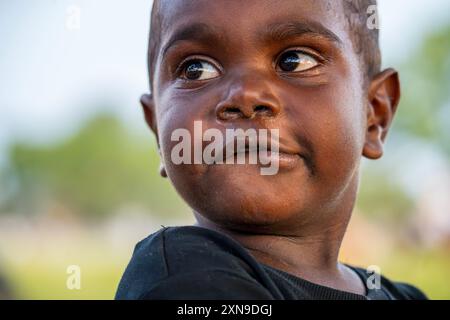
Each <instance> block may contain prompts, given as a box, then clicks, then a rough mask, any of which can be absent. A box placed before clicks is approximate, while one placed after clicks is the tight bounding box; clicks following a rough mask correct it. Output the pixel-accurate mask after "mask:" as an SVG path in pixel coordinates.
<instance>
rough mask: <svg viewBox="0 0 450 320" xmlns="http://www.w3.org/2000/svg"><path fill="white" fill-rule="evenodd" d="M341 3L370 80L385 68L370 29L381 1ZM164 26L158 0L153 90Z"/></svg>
mask: <svg viewBox="0 0 450 320" xmlns="http://www.w3.org/2000/svg"><path fill="white" fill-rule="evenodd" d="M333 1H334V0H333ZM338 1H342V5H343V8H344V13H345V15H346V17H347V23H348V28H349V30H351V37H352V41H353V46H354V49H355V52H356V53H357V54H358V55H359V56H360V61H361V67H362V68H363V69H365V72H366V77H365V78H366V80H369V79H371V78H372V77H373V76H375V75H376V74H377V73H378V72H380V69H381V52H380V46H379V30H378V27H375V28H369V26H368V24H367V21H368V19H369V14H373V12H371V11H370V12H369V9H370V8H376V6H377V0H338ZM374 6H375V7H374ZM162 23H163V21H162V17H161V10H160V1H159V0H154V1H153V7H152V13H151V22H150V34H149V45H148V61H147V62H148V72H149V80H150V86H151V89H153V73H154V67H155V61H156V57H157V54H156V53H157V50H158V47H159V44H160V41H161V28H162Z"/></svg>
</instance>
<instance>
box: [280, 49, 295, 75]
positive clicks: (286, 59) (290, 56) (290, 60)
mask: <svg viewBox="0 0 450 320" xmlns="http://www.w3.org/2000/svg"><path fill="white" fill-rule="evenodd" d="M299 63H300V60H299V58H298V55H297V54H296V53H294V52H287V53H285V54H284V55H283V56H282V57H281V61H280V68H281V69H282V70H283V71H294V70H295V69H297V67H298V65H299Z"/></svg>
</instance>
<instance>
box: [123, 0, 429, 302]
mask: <svg viewBox="0 0 450 320" xmlns="http://www.w3.org/2000/svg"><path fill="white" fill-rule="evenodd" d="M371 5H376V1H375V0H338V1H334V0H333V1H327V0H320V1H318V0H283V1H273V0H247V1H245V2H243V1H238V0H214V1H210V0H189V1H187V0H159V1H156V0H155V2H154V5H153V11H152V20H151V34H150V44H149V75H150V82H151V84H150V86H151V94H147V95H144V96H143V97H142V98H141V103H142V105H143V108H144V112H145V118H146V121H147V123H148V125H149V126H150V128H151V129H152V130H153V132H154V133H155V135H156V138H157V141H158V147H159V151H160V154H161V175H162V176H163V177H168V178H169V179H170V181H171V182H172V184H173V185H174V187H175V188H176V190H177V191H178V193H179V194H180V196H181V197H182V198H183V199H184V200H185V201H186V202H187V203H188V205H189V206H190V207H191V208H192V210H193V213H194V215H195V218H196V220H197V223H196V225H195V226H185V227H168V228H166V227H164V228H163V229H161V230H159V231H158V232H156V233H154V234H152V235H150V236H149V237H148V238H146V239H144V240H143V241H141V242H140V243H139V244H138V245H137V246H136V248H135V251H134V254H133V257H132V259H131V262H130V264H129V266H128V267H127V269H126V271H125V274H124V275H123V278H122V280H121V282H120V284H119V288H118V291H117V294H116V298H117V299H425V296H424V294H423V293H421V292H420V291H419V290H418V289H416V288H414V287H413V286H410V285H406V284H400V283H395V282H391V281H389V280H388V279H386V278H384V277H381V278H380V282H379V283H378V285H377V281H372V280H373V278H371V277H370V276H371V274H368V273H367V272H366V270H363V269H360V268H355V267H352V266H348V265H344V264H341V263H339V262H338V253H339V248H340V245H341V241H342V238H343V236H344V234H345V231H346V227H347V224H348V222H349V219H350V216H351V213H352V209H353V207H354V203H355V197H356V194H357V189H358V180H359V164H360V160H361V156H364V157H366V158H369V159H378V158H380V157H381V156H382V154H383V144H384V142H385V138H386V135H387V133H388V130H389V128H390V126H391V123H392V120H393V117H394V114H395V111H396V108H397V104H398V102H399V98H400V86H399V79H398V74H397V72H396V71H395V70H393V69H386V70H384V71H381V69H380V64H381V62H380V60H381V59H380V51H379V47H378V31H377V30H376V29H373V30H372V29H371V28H369V27H368V25H367V19H368V14H367V12H368V9H369V6H371ZM199 122H201V128H200V131H199V130H198V126H197V124H198V123H199ZM179 129H182V130H184V131H182V133H190V134H192V135H193V136H195V135H196V134H198V133H200V134H201V133H205V131H207V130H210V129H211V130H212V131H209V132H210V133H211V132H214V133H215V134H214V135H209V138H208V137H207V138H206V141H212V140H213V139H212V138H211V136H214V140H217V139H219V136H220V135H218V133H223V135H224V136H225V135H226V134H225V132H227V134H228V131H230V132H232V131H233V130H250V129H252V130H261V129H263V130H264V129H265V130H266V131H269V130H270V131H271V133H272V135H271V138H269V139H268V140H267V139H266V140H265V143H263V142H262V141H263V140H264V139H262V140H260V139H261V138H260V137H257V138H256V140H255V139H253V140H254V141H253V142H255V141H256V147H255V145H254V148H251V145H250V142H249V141H250V140H252V139H250V138H249V137H245V139H244V148H243V149H241V150H238V151H237V152H236V151H235V152H234V153H231V155H230V154H228V153H227V154H226V156H223V154H222V153H220V148H219V149H216V151H215V152H212V153H211V155H214V161H195V160H194V161H193V163H192V162H189V161H182V162H180V161H174V155H177V154H178V156H181V157H182V159H184V160H187V159H188V158H189V157H190V156H192V154H194V153H195V154H196V155H198V154H199V153H197V151H198V148H199V147H198V144H197V145H195V143H194V146H192V149H191V147H189V148H187V149H186V148H185V149H184V150H183V151H182V152H180V153H177V152H174V150H175V149H176V150H177V151H180V149H179V148H178V147H179V146H178V142H179V141H180V136H181V135H178V134H176V135H174V132H176V131H177V130H179ZM241 133H242V132H241ZM174 136H175V138H176V139H174ZM235 137H238V135H236V136H235ZM253 137H254V136H253ZM197 140H198V137H197ZM197 140H196V141H197ZM236 140H238V139H236ZM205 145H206V143H205V141H203V142H201V144H200V151H204V150H205ZM233 145H234V142H233ZM264 147H265V148H266V149H267V148H268V150H266V151H268V152H266V158H267V157H268V158H270V160H272V161H275V162H277V166H276V169H277V171H276V173H275V174H262V171H261V169H262V168H263V167H264V164H263V163H262V159H260V160H261V161H260V162H259V163H257V164H254V163H239V162H238V163H234V164H229V163H228V162H227V163H224V162H221V161H218V160H224V159H225V158H226V159H230V158H236V157H237V156H238V155H244V158H245V159H246V160H248V159H249V157H250V154H251V153H252V152H254V151H255V150H258V151H262V149H264ZM227 151H228V150H227ZM205 154H206V152H205V153H203V155H205ZM200 155H202V153H200ZM196 160H199V159H197V158H196ZM202 160H203V159H202ZM266 164H267V163H266Z"/></svg>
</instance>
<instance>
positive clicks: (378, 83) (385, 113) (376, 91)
mask: <svg viewBox="0 0 450 320" xmlns="http://www.w3.org/2000/svg"><path fill="white" fill-rule="evenodd" d="M399 101H400V81H399V77H398V73H397V71H395V70H394V69H387V70H384V71H383V72H380V73H379V74H378V75H376V76H375V77H374V78H373V79H372V81H371V83H370V85H369V90H368V102H369V104H368V109H367V131H366V141H365V145H364V149H363V155H364V156H365V157H366V158H369V159H379V158H381V157H382V156H383V144H384V141H385V139H386V135H387V133H388V131H389V129H390V127H391V124H392V121H393V118H394V115H395V113H396V111H397V106H398V103H399Z"/></svg>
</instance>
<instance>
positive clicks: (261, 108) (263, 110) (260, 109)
mask: <svg viewBox="0 0 450 320" xmlns="http://www.w3.org/2000/svg"><path fill="white" fill-rule="evenodd" d="M253 110H254V112H255V113H262V114H271V113H272V109H271V108H269V107H268V106H264V105H258V106H256V107H255V108H254V109H253Z"/></svg>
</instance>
